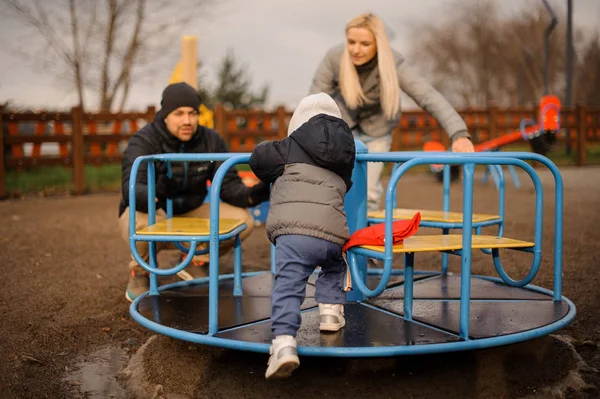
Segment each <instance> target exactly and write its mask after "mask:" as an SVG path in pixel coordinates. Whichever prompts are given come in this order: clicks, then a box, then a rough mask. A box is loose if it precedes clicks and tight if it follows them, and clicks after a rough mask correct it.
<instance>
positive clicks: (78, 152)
mask: <svg viewBox="0 0 600 399" xmlns="http://www.w3.org/2000/svg"><path fill="white" fill-rule="evenodd" d="M71 115H72V117H73V131H72V132H71V140H72V141H71V165H72V166H73V182H72V183H73V185H72V188H73V194H75V195H81V194H83V193H84V192H85V168H84V165H85V148H84V143H83V109H82V108H81V107H74V108H73V109H72V110H71Z"/></svg>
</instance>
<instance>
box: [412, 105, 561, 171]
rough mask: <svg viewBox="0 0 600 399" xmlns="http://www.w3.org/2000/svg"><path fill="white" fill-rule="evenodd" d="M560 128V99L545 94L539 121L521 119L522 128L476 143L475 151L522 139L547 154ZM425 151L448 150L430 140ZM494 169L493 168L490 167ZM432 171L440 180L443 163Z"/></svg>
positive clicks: (540, 108)
mask: <svg viewBox="0 0 600 399" xmlns="http://www.w3.org/2000/svg"><path fill="white" fill-rule="evenodd" d="M559 129H560V100H559V98H558V97H557V96H555V95H546V96H543V97H542V98H541V100H540V107H539V113H538V122H537V123H535V122H534V121H531V120H529V119H524V120H522V121H521V124H520V129H519V130H517V131H513V132H510V133H506V134H504V135H502V136H500V137H496V138H493V139H491V140H488V141H484V142H483V143H479V144H476V145H475V146H474V147H475V151H476V152H480V151H499V150H500V149H501V148H502V147H503V146H506V145H508V144H512V143H515V142H517V141H520V140H525V141H528V142H529V143H530V145H531V148H532V150H533V152H535V153H537V154H540V155H546V154H547V153H548V151H549V149H550V146H551V145H552V144H553V143H554V142H555V140H556V132H558V130H559ZM423 150H424V151H427V152H429V151H434V152H439V151H446V150H447V149H446V148H445V147H444V145H443V144H442V143H440V142H437V141H428V142H426V143H425V145H424V146H423ZM490 170H493V168H490ZM431 171H432V172H433V173H434V174H435V175H436V178H437V179H438V180H440V181H441V180H442V165H431ZM459 171H460V169H459V167H458V166H453V167H452V168H451V171H450V175H451V180H454V179H455V178H457V177H458V175H459Z"/></svg>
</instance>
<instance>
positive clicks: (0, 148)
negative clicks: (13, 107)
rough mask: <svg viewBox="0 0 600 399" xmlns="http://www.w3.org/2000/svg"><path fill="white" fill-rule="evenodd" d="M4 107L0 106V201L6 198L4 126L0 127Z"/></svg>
mask: <svg viewBox="0 0 600 399" xmlns="http://www.w3.org/2000/svg"><path fill="white" fill-rule="evenodd" d="M3 112H4V107H3V106H2V105H0V199H4V198H6V186H5V182H4V180H5V171H4V125H2V113H3Z"/></svg>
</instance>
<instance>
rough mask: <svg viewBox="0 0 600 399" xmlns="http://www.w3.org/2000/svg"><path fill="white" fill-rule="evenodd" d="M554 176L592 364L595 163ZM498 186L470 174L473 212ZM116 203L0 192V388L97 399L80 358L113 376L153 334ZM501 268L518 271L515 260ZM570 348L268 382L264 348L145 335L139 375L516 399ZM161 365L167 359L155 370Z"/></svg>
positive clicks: (545, 381) (595, 382) (384, 363)
mask: <svg viewBox="0 0 600 399" xmlns="http://www.w3.org/2000/svg"><path fill="white" fill-rule="evenodd" d="M562 173H563V178H564V181H565V225H564V284H563V292H564V295H565V296H567V297H568V298H570V299H571V300H573V302H574V303H575V304H576V305H577V312H578V314H577V317H576V319H575V322H574V323H573V324H572V325H570V326H569V327H568V328H566V329H564V330H562V331H560V332H559V334H561V335H565V336H571V337H573V344H574V348H575V349H576V350H577V352H578V353H579V354H580V355H581V357H582V360H583V361H584V362H585V363H587V364H588V365H589V366H591V367H596V368H600V351H599V350H598V344H599V343H600V313H599V312H598V307H599V306H600V290H598V288H597V285H598V279H599V277H600V273H599V272H598V267H599V266H600V232H599V229H598V226H600V212H599V211H600V168H586V169H564V170H563V171H562ZM542 178H543V181H544V185H545V187H546V189H551V188H552V186H553V184H552V178H551V176H550V175H549V174H547V173H542ZM525 180H526V179H525V177H524V176H521V181H522V183H523V187H522V188H521V189H520V190H517V189H515V188H514V187H513V186H512V184H511V183H510V182H508V198H507V215H506V216H507V220H508V223H507V225H506V231H505V234H506V235H507V236H515V237H516V238H528V237H532V233H533V225H532V222H533V204H532V199H533V194H532V192H533V190H532V187H531V184H527V183H526V182H525ZM459 189H460V187H459V186H458V185H455V186H454V187H453V201H452V203H453V208H454V209H459V208H460V193H458V190H459ZM546 191H547V192H549V191H548V190H546ZM400 192H401V195H400V196H399V204H400V205H402V206H406V207H429V208H440V204H441V197H440V195H441V187H440V186H439V185H438V184H437V183H435V182H434V181H432V179H431V178H430V177H429V176H425V175H409V176H407V177H406V179H403V182H402V183H401V185H400ZM496 196H497V194H496V190H495V188H494V187H493V186H492V185H490V184H488V185H487V186H483V185H482V184H481V183H480V182H478V183H477V186H476V192H475V199H476V201H475V210H476V211H480V212H490V211H494V209H495V207H496V205H495V204H496V202H495V201H496ZM117 204H118V195H117V194H104V195H93V196H86V197H81V198H44V199H41V198H40V199H38V198H33V199H24V200H19V201H14V202H12V201H5V202H0V220H2V223H0V275H1V276H2V283H3V284H2V292H1V294H0V318H1V322H0V342H1V344H0V392H2V394H1V397H3V398H12V397H15V398H43V397H48V398H59V397H105V396H102V395H100V396H94V394H92V393H93V392H94V390H93V389H92V388H89V387H88V386H86V385H85V383H83V382H81V381H80V380H79V381H78V379H77V378H73V375H74V373H81V372H82V367H83V366H82V364H85V362H84V363H80V362H81V361H82V360H84V359H89V358H90V356H97V357H98V356H100V357H101V356H104V357H106V358H108V359H109V360H108V363H111V362H112V364H113V367H112V369H116V370H113V371H114V372H113V376H111V377H107V378H113V377H114V373H115V372H116V371H118V370H120V369H121V368H122V366H124V365H125V364H126V363H127V362H128V360H129V359H130V356H131V355H132V354H134V353H135V352H136V351H137V350H138V349H139V348H140V347H141V346H142V345H143V344H144V343H146V342H147V340H148V338H150V337H151V336H152V334H151V333H150V332H149V331H147V330H145V329H143V328H142V327H140V326H139V325H137V324H136V323H135V322H133V321H132V320H131V318H130V316H129V312H128V303H127V302H126V301H125V299H124V295H123V294H124V287H125V284H126V281H127V273H126V264H127V260H128V249H127V246H126V244H125V243H124V242H123V241H122V240H121V238H120V237H119V235H118V232H117V222H116V217H117ZM553 209H554V200H553V198H552V197H551V196H550V195H546V197H545V215H546V216H545V220H544V223H545V224H544V226H545V228H544V254H545V257H544V260H543V264H542V268H541V270H540V274H539V275H538V278H537V279H536V280H535V283H536V285H541V286H543V287H546V288H551V286H552V278H551V277H552V266H551V265H552V242H551V240H552V238H553V218H552V215H553V213H552V212H553ZM546 254H548V255H547V256H546ZM267 255H268V242H267V240H266V238H265V236H264V230H262V229H260V228H259V229H257V230H256V232H255V234H253V235H252V236H251V237H250V238H249V240H248V241H246V242H245V244H244V263H245V265H247V266H248V267H250V268H253V269H260V268H266V267H267V262H268V256H267ZM482 259H483V258H481V257H480V256H477V257H476V262H475V264H474V272H475V273H477V274H491V273H492V270H493V268H492V267H490V266H491V265H490V264H489V263H484V262H481V260H482ZM511 259H512V258H511ZM514 260H516V261H517V262H518V261H519V258H516V257H515V258H514ZM225 261H226V260H225ZM438 261H439V257H437V255H431V256H430V257H426V258H423V260H422V261H421V262H424V263H429V262H438ZM433 267H435V266H433ZM451 270H454V271H457V270H458V263H457V259H453V260H452V262H451ZM507 270H508V271H509V273H513V274H514V275H518V274H519V273H523V268H522V267H519V266H518V263H517V265H514V266H512V267H509V268H507ZM532 345H533V348H534V352H536V353H538V355H537V357H536V358H535V359H534V358H531V356H529V355H525V353H531V350H532V349H531V348H532ZM570 347H571V346H570V345H569V344H568V343H565V342H563V341H561V340H557V339H544V340H538V341H536V342H533V343H530V344H527V345H525V346H519V345H517V346H513V347H509V348H497V349H494V350H488V351H485V352H481V351H480V352H469V353H459V354H453V355H445V356H428V357H418V358H396V359H371V360H364V359H363V360H343V359H306V360H303V364H302V367H301V369H300V370H298V372H297V374H295V375H294V377H293V378H292V379H291V380H288V381H285V382H278V383H276V384H270V383H266V382H265V381H264V379H263V373H264V367H265V362H266V357H264V356H261V355H253V354H248V353H240V352H234V351H224V350H219V349H213V348H206V347H201V346H195V345H189V344H187V343H183V342H179V341H174V340H170V339H167V338H164V337H158V338H157V339H154V340H152V341H151V342H150V343H148V345H147V346H146V347H145V350H146V352H145V355H144V360H143V361H144V362H145V363H146V364H147V365H153V366H154V368H155V369H154V371H153V372H152V373H151V374H150V375H148V376H147V377H148V379H149V382H150V383H151V384H158V385H160V386H162V389H164V392H167V393H171V394H175V393H179V394H183V395H188V396H191V397H199V398H204V397H206V398H209V397H210V398H219V397H223V398H229V397H244V398H246V397H247V398H250V397H257V398H258V397H265V396H271V397H323V396H324V395H327V396H329V397H341V396H343V397H344V398H358V397H364V396H366V395H369V396H371V397H382V398H387V397H389V398H394V397H415V398H417V397H419V398H420V397H448V398H463V397H478V398H484V397H498V398H501V397H506V398H509V397H510V398H512V397H525V396H527V395H536V394H539V393H540V392H542V391H540V390H543V388H544V387H549V386H552V385H553V384H555V383H557V382H558V381H559V380H560V379H561V378H563V377H565V376H567V374H568V373H567V372H566V370H570V369H573V368H574V367H575V363H576V360H575V363H574V360H573V359H572V357H570V355H569V356H568V355H566V354H565V353H567V352H568V351H569V350H570V349H569V348H570ZM113 349H114V351H113ZM506 359H509V360H506ZM531 362H533V363H531ZM156 365H161V367H160V369H159V370H157V369H156V368H157V366H156ZM117 366H118V367H117ZM586 370H587V371H586ZM586 370H583V371H582V372H581V373H580V374H581V375H582V376H583V380H584V384H579V385H578V384H577V383H575V382H573V381H572V382H571V385H569V386H571V388H569V389H567V390H566V392H567V393H568V395H567V397H573V398H586V397H589V398H592V397H599V396H600V391H599V390H598V387H599V386H600V384H599V380H600V376H599V375H598V372H597V371H594V370H593V369H586ZM96 371H97V370H96ZM108 374H110V372H108ZM554 374H556V375H557V376H559V377H561V378H555V377H553V375H554ZM99 383H100V384H101V382H99ZM586 384H587V385H586ZM158 389H159V391H160V388H158ZM86 392H87V393H86ZM111 392H112V395H113V397H129V396H130V394H128V393H126V391H125V390H124V387H123V386H120V385H118V384H116V385H115V387H114V388H113V390H112V391H111ZM543 392H547V391H543ZM569 395H570V396H569ZM159 396H160V395H159ZM170 397H174V396H170Z"/></svg>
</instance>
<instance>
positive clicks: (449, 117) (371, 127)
mask: <svg viewBox="0 0 600 399" xmlns="http://www.w3.org/2000/svg"><path fill="white" fill-rule="evenodd" d="M344 46H345V45H344V44H341V45H338V46H335V47H333V48H332V49H330V50H329V51H328V52H327V54H326V55H325V58H324V59H323V61H321V64H320V65H319V66H318V68H317V71H316V72H315V76H314V78H313V82H312V85H311V87H310V93H311V94H312V93H319V92H324V93H327V94H329V95H330V96H331V97H333V99H334V100H335V101H336V102H337V104H338V106H339V108H340V111H341V113H342V117H343V119H344V120H345V121H346V123H348V125H349V126H350V128H351V129H354V128H355V127H359V128H360V130H362V131H363V132H364V133H365V134H367V135H369V136H373V137H380V136H384V135H386V134H390V133H391V132H392V131H393V130H394V129H395V128H396V126H397V125H398V123H399V122H400V116H401V113H400V112H398V114H397V115H396V116H395V117H394V118H393V119H387V118H386V117H385V115H384V114H383V110H382V109H381V105H380V103H379V70H378V69H377V68H376V67H375V68H373V69H372V71H370V72H369V73H368V76H366V78H365V80H364V82H363V84H362V87H363V91H364V93H365V95H366V96H367V98H368V99H370V100H372V101H373V104H365V105H364V106H361V107H359V108H358V109H349V108H348V107H347V106H346V103H345V101H344V99H343V98H342V95H341V92H340V87H339V72H340V60H341V57H342V52H343V50H344ZM392 52H393V54H394V58H395V59H396V71H397V74H398V83H399V85H400V89H401V90H402V91H404V92H405V93H406V94H408V95H409V96H410V97H411V98H412V99H413V100H415V102H416V103H417V104H418V105H419V106H420V107H421V108H423V109H424V110H425V111H428V112H430V113H431V114H432V115H433V117H434V118H435V119H436V120H437V121H438V122H439V124H440V125H441V126H442V127H443V128H444V130H445V131H446V132H447V133H448V136H449V137H450V138H451V139H452V140H455V139H457V138H460V137H469V133H468V132H467V126H466V124H465V122H464V121H463V119H462V118H461V117H460V115H459V114H458V113H457V112H456V111H455V110H454V108H453V107H452V106H451V105H450V103H448V101H447V100H446V99H445V98H444V97H443V96H442V95H441V94H440V93H439V92H438V91H436V90H435V89H434V88H433V87H432V86H431V85H430V84H429V83H428V82H427V81H426V80H425V79H423V78H421V77H419V76H418V74H416V73H415V72H414V71H413V70H412V69H411V68H409V67H408V66H407V65H406V63H405V62H404V57H402V55H401V54H400V53H398V52H396V51H394V50H392Z"/></svg>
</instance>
